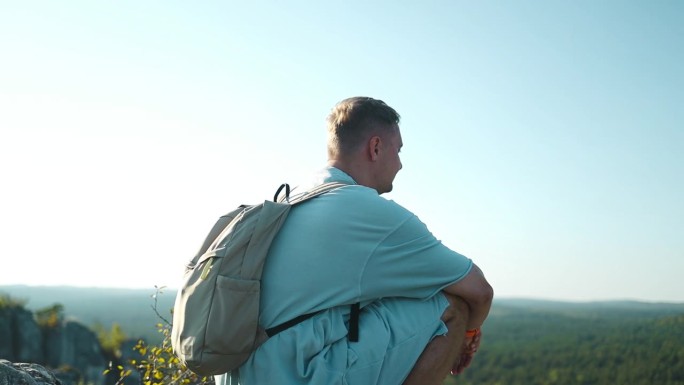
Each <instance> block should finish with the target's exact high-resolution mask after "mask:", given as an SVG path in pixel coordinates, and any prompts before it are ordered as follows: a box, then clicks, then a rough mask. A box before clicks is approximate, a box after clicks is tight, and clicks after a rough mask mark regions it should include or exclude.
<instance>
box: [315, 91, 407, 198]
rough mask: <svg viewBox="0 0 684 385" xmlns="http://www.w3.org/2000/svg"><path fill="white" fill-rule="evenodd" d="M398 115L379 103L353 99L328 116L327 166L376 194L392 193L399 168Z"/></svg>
mask: <svg viewBox="0 0 684 385" xmlns="http://www.w3.org/2000/svg"><path fill="white" fill-rule="evenodd" d="M399 120H400V116H399V114H398V113H397V112H396V111H395V110H394V109H393V108H392V107H390V106H388V105H387V104H385V103H384V102H383V101H381V100H377V99H373V98H369V97H353V98H348V99H344V100H342V101H341V102H339V103H337V105H335V107H334V108H333V109H332V111H331V113H330V115H328V160H329V163H330V164H331V165H332V166H334V167H337V168H340V169H341V170H343V171H345V172H347V173H348V174H349V175H351V176H352V177H353V178H354V179H355V180H356V181H357V182H358V183H359V184H362V185H365V186H368V187H372V188H374V189H376V190H377V191H378V193H379V194H382V193H385V192H389V191H392V182H393V181H394V177H395V176H396V175H397V172H399V170H400V169H401V167H402V165H401V161H400V160H399V150H400V149H401V147H402V145H403V143H402V140H401V133H400V132H399Z"/></svg>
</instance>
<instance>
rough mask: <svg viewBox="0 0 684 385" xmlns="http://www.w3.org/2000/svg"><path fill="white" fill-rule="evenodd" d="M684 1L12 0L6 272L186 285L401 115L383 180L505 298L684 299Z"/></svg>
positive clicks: (1, 251) (53, 280) (0, 152)
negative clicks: (360, 100)
mask: <svg viewBox="0 0 684 385" xmlns="http://www.w3.org/2000/svg"><path fill="white" fill-rule="evenodd" d="M682 20H684V2H681V1H666V0H659V1H646V0H644V1H610V0H606V1H589V0H580V1H478V2H468V1H447V0H444V1H432V0H428V1H420V2H416V1H384V0H382V1H370V2H368V1H344V2H326V1H288V2H276V1H257V2H209V1H204V2H183V1H108V2H104V1H70V2H66V3H65V2H54V1H34V0H27V1H2V2H0V53H1V55H2V60H0V183H1V185H2V186H1V187H0V234H1V237H0V258H2V267H1V268H0V285H2V284H29V285H55V284H63V285H77V286H105V287H137V288H152V287H153V286H154V285H159V286H162V285H166V286H172V287H173V286H174V285H176V284H177V282H178V281H179V279H180V275H181V273H182V269H183V265H184V264H185V263H186V262H187V261H188V260H189V259H190V257H191V256H192V255H193V254H194V252H195V251H196V248H197V247H199V244H200V243H201V241H202V238H203V236H204V235H205V233H206V231H207V230H208V229H209V227H210V226H211V225H212V224H213V222H214V220H215V219H216V218H217V217H218V216H219V215H220V214H222V213H223V212H225V211H227V210H229V209H232V208H233V207H234V206H235V205H237V204H240V203H255V202H258V201H260V200H263V199H269V198H270V197H271V196H272V193H273V192H274V189H275V188H276V187H277V186H278V185H279V184H280V183H281V182H284V181H288V182H291V183H296V182H297V181H299V180H301V178H302V177H303V176H305V175H306V174H307V173H309V172H312V171H314V170H316V169H317V168H318V167H320V166H322V165H323V164H324V163H325V161H326V156H325V155H326V154H325V127H324V120H325V116H326V115H327V113H328V112H329V110H330V108H331V107H332V106H333V105H334V104H335V103H336V102H337V101H339V100H341V99H343V98H346V97H349V96H356V95H365V96H372V97H375V98H379V99H382V100H384V101H385V102H387V103H388V104H390V105H391V106H393V107H395V108H396V109H397V110H398V111H399V113H400V114H401V115H402V123H401V128H402V134H403V137H404V148H403V150H402V160H403V163H404V169H403V170H402V171H401V172H400V173H399V175H398V177H397V179H396V182H395V191H394V192H392V193H391V194H389V195H388V198H390V199H393V200H395V201H397V202H399V203H400V204H402V205H404V206H405V207H407V208H409V209H410V210H412V211H413V212H414V213H416V214H417V215H418V216H419V217H420V218H421V219H422V220H423V221H424V222H425V223H426V224H427V225H428V227H429V228H430V229H431V230H432V232H433V233H434V234H435V235H436V236H437V237H438V238H440V239H441V240H442V241H443V242H444V243H445V244H447V245H449V246H450V247H452V248H454V249H456V250H457V251H460V252H461V253H463V254H465V255H467V256H469V257H471V258H473V259H474V260H475V262H476V263H477V264H478V265H480V266H481V267H482V269H483V270H484V272H485V274H486V275H487V277H488V279H489V280H490V281H491V283H492V284H493V286H494V288H495V291H496V295H497V296H499V297H532V298H547V299H561V300H583V301H584V300H602V299H639V300H647V301H677V302H684V283H683V280H682V278H681V277H682V274H684V199H683V197H684V151H683V150H684V65H682V63H684V23H682Z"/></svg>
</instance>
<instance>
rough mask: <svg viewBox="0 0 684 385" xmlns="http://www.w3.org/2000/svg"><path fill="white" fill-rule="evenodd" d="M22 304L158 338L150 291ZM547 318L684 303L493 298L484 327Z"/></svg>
mask: <svg viewBox="0 0 684 385" xmlns="http://www.w3.org/2000/svg"><path fill="white" fill-rule="evenodd" d="M2 293H5V294H8V295H9V296H10V297H12V298H14V299H19V300H25V301H26V308H27V309H29V310H33V311H35V310H38V309H41V308H45V307H48V306H51V305H54V304H56V303H59V304H62V305H63V306H64V312H65V314H66V316H67V317H71V318H75V319H77V320H79V321H81V322H83V323H84V324H86V325H91V326H92V325H95V324H100V325H102V326H104V327H105V328H109V327H110V326H111V325H112V324H113V323H118V324H119V325H121V326H122V328H123V330H124V331H125V332H126V333H127V334H128V335H129V337H146V338H148V339H150V340H154V339H155V338H156V337H158V332H157V329H156V327H155V325H156V324H157V323H159V322H160V319H159V317H158V316H157V315H156V314H155V313H154V311H153V309H152V305H153V304H154V299H153V298H152V296H153V295H155V294H156V291H155V288H150V289H112V288H96V287H90V288H82V287H72V286H25V285H14V286H0V294H2ZM175 297H176V289H164V290H162V291H161V294H159V295H158V296H157V310H158V311H159V312H160V314H161V315H162V316H164V317H165V318H166V319H167V320H169V321H171V309H172V308H173V303H174V301H175ZM543 314H552V315H560V316H568V317H573V318H597V317H598V318H607V319H610V318H624V317H629V318H633V319H643V318H657V317H664V316H669V315H677V314H684V303H649V302H638V301H600V302H564V301H549V300H535V299H498V298H497V299H495V301H494V305H493V307H492V313H491V316H490V319H491V321H489V320H488V323H490V322H491V323H492V324H497V323H498V322H499V321H498V320H496V319H498V318H501V317H504V318H507V317H509V318H510V317H512V318H520V317H529V316H532V315H536V316H538V315H543Z"/></svg>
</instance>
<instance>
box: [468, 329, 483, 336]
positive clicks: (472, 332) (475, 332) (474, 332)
mask: <svg viewBox="0 0 684 385" xmlns="http://www.w3.org/2000/svg"><path fill="white" fill-rule="evenodd" d="M478 334H480V328H477V329H470V330H466V338H473V337H475V336H476V335H478Z"/></svg>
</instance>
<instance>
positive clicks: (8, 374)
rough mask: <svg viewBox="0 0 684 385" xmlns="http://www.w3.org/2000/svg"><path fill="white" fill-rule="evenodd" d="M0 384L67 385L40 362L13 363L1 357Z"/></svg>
mask: <svg viewBox="0 0 684 385" xmlns="http://www.w3.org/2000/svg"><path fill="white" fill-rule="evenodd" d="M0 385H65V384H63V383H62V382H61V381H60V380H59V379H57V377H55V375H54V374H52V372H51V371H49V370H47V369H46V368H44V367H43V366H40V365H38V364H24V363H20V364H13V363H11V362H9V361H7V360H2V359H0Z"/></svg>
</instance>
